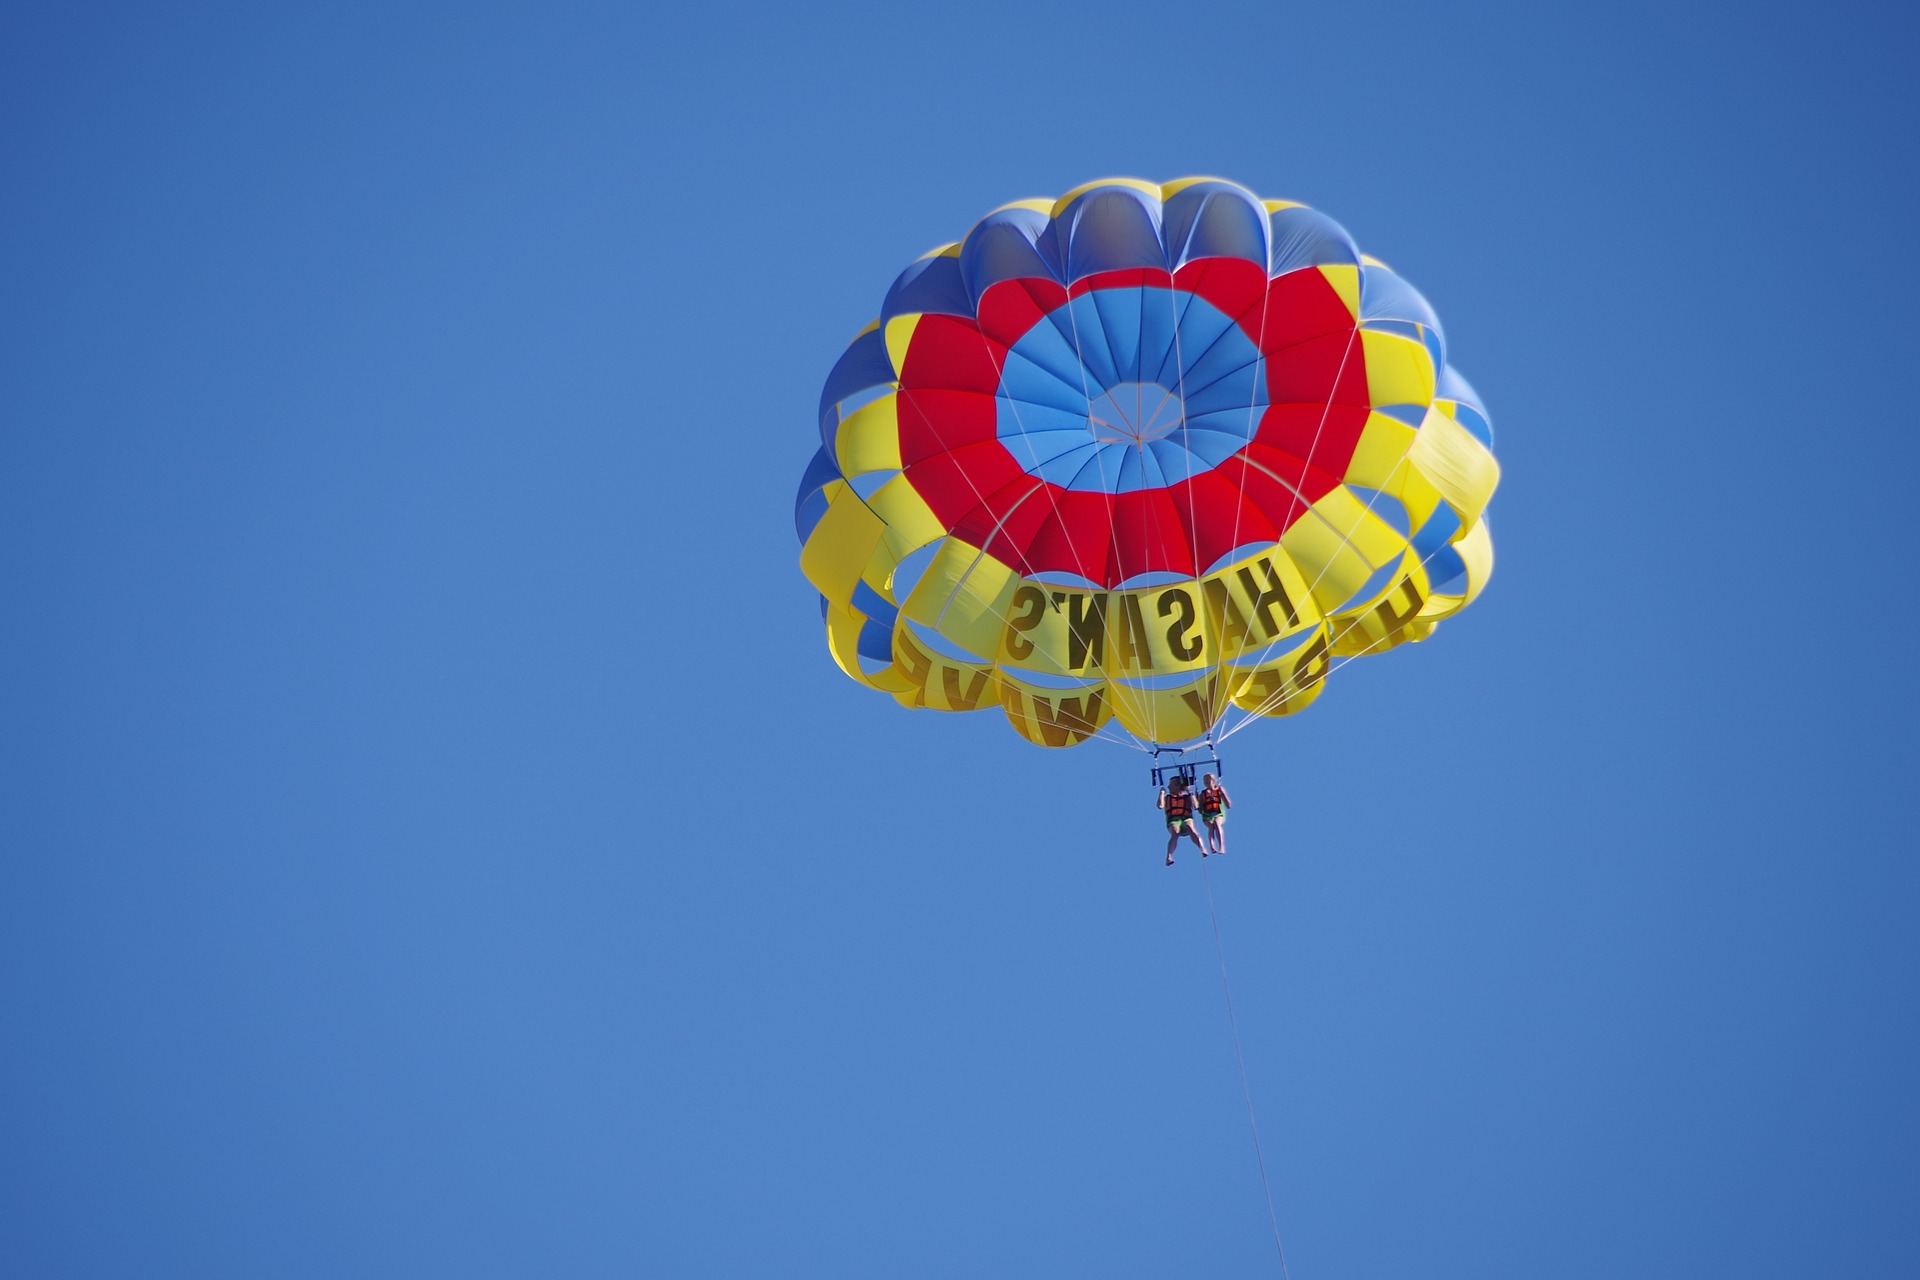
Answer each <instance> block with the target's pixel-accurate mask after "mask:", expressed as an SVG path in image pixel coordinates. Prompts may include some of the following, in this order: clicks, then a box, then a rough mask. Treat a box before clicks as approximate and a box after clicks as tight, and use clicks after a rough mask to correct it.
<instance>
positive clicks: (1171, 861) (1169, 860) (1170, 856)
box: [1167, 854, 1173, 866]
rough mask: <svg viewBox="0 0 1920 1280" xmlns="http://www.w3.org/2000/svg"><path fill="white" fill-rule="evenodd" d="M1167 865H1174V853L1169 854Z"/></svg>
mask: <svg viewBox="0 0 1920 1280" xmlns="http://www.w3.org/2000/svg"><path fill="white" fill-rule="evenodd" d="M1167 865H1168V866H1172V865H1173V855H1172V854H1168V855H1167Z"/></svg>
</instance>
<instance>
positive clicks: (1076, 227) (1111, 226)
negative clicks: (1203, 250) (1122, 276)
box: [1035, 185, 1167, 284]
mask: <svg viewBox="0 0 1920 1280" xmlns="http://www.w3.org/2000/svg"><path fill="white" fill-rule="evenodd" d="M1035 247H1036V248H1037V249H1039V251H1040V254H1041V256H1042V257H1044V258H1045V259H1046V260H1047V262H1048V263H1049V264H1050V265H1051V267H1052V270H1053V276H1054V278H1055V279H1058V280H1064V281H1066V282H1068V283H1069V284H1071V283H1072V282H1073V281H1075V280H1079V279H1081V278H1082V277H1084V276H1090V275H1095V274H1097V273H1099V272H1102V271H1122V270H1126V269H1128V268H1139V267H1155V268H1158V269H1159V270H1162V271H1165V270H1166V269H1167V252H1166V249H1165V248H1164V247H1163V246H1162V245H1161V243H1160V199H1159V196H1158V195H1157V194H1156V195H1151V196H1150V195H1148V194H1147V193H1146V192H1144V191H1140V190H1137V189H1136V188H1134V187H1130V186H1120V185H1114V186H1104V185H1103V186H1097V187H1094V188H1093V189H1092V190H1090V191H1086V192H1084V193H1082V194H1080V195H1078V196H1075V197H1074V198H1073V199H1072V200H1070V201H1068V203H1067V206H1066V207H1065V208H1064V209H1062V210H1060V212H1059V213H1057V214H1056V215H1054V217H1053V218H1052V219H1051V220H1050V221H1049V222H1048V223H1047V227H1046V230H1044V231H1042V232H1041V233H1040V238H1039V240H1037V241H1036V242H1035Z"/></svg>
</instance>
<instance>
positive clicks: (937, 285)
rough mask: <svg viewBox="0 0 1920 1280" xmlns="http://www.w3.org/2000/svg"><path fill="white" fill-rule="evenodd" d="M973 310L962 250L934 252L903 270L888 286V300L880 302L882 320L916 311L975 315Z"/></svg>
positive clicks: (884, 321)
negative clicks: (962, 264)
mask: <svg viewBox="0 0 1920 1280" xmlns="http://www.w3.org/2000/svg"><path fill="white" fill-rule="evenodd" d="M973 312H974V302H973V298H972V297H970V296H969V295H968V293H967V282H966V280H965V279H964V278H963V277H962V275H961V272H960V257H959V254H958V252H957V251H956V252H940V253H930V254H928V255H927V256H926V257H924V258H922V259H920V260H919V261H918V262H916V263H914V264H913V265H912V266H910V267H908V268H907V269H906V270H905V271H902V272H901V273H900V276H899V278H898V279H896V280H895V281H894V282H893V287H892V288H891V289H889V290H887V300H886V301H885V302H883V303H881V304H880V322H881V323H882V324H885V323H886V322H887V321H889V320H891V319H893V318H894V317H895V316H900V315H911V314H914V313H920V314H926V313H933V314H937V315H943V316H962V317H965V318H968V319H971V318H972V316H973Z"/></svg>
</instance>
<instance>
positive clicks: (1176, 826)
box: [1167, 818, 1193, 836]
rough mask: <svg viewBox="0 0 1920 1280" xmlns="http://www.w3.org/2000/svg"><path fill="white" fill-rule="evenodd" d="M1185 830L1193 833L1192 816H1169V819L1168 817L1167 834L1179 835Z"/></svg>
mask: <svg viewBox="0 0 1920 1280" xmlns="http://www.w3.org/2000/svg"><path fill="white" fill-rule="evenodd" d="M1183 831H1185V832H1188V833H1189V834H1191V833H1192V831H1193V819H1192V818H1169V819H1167V834H1168V835H1174V836H1177V835H1179V834H1180V833H1181V832H1183Z"/></svg>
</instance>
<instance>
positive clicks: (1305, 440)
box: [795, 178, 1500, 747]
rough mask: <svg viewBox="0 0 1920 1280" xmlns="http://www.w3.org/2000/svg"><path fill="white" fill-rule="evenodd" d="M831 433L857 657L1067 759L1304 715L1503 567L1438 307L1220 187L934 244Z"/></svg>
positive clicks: (1492, 472)
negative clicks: (1332, 688) (1349, 671)
mask: <svg viewBox="0 0 1920 1280" xmlns="http://www.w3.org/2000/svg"><path fill="white" fill-rule="evenodd" d="M820 438H821V446H820V449H819V451H818V452H817V453H816V454H815V455H814V457H813V461H812V463H811V464H810V465H809V466H808V467H807V470H806V473H805V475H804V477H803V479H802V480H801V484H800V492H799V496H798V500H797V503H796V508H795V523H796V526H797V529H798V532H799V535H800V543H801V553H800V564H801V569H802V571H803V572H804V573H805V574H806V576H807V579H808V580H809V581H810V582H811V583H812V584H813V586H814V587H815V588H816V589H817V590H818V591H819V593H820V596H821V611H822V615H823V617H824V619H825V622H826V632H827V646H828V649H829V651H830V652H831V653H832V655H833V658H834V661H835V662H836V663H837V664H838V665H839V667H840V669H841V670H842V671H844V672H845V673H846V674H847V675H848V676H850V677H852V678H853V679H854V680H856V681H858V682H860V683H861V684H864V685H867V686H869V687H871V688H874V689H879V690H881V691H883V692H886V693H889V694H892V695H893V697H894V698H895V699H896V700H897V701H899V702H900V703H902V704H903V705H906V706H909V707H930V708H933V709H935V710H940V711H975V710H983V709H988V708H998V709H1000V710H1001V711H1002V712H1003V713H1004V714H1005V716H1006V718H1007V720H1008V722H1009V723H1011V724H1012V726H1013V728H1014V729H1015V730H1016V731H1018V732H1019V733H1020V735H1021V736H1022V737H1024V738H1026V739H1027V740H1029V741H1031V742H1034V743H1037V744H1039V745H1041V746H1046V747H1066V746H1072V745H1075V744H1077V743H1080V742H1083V741H1085V740H1087V739H1089V738H1092V737H1105V738H1114V739H1117V740H1120V741H1125V742H1129V743H1130V744H1134V743H1135V742H1136V740H1137V741H1138V742H1146V743H1153V744H1160V743H1178V742H1184V741H1188V740H1199V739H1205V740H1208V741H1209V742H1211V741H1215V740H1217V739H1220V738H1224V737H1225V736H1227V735H1228V734H1230V733H1231V732H1234V731H1237V729H1238V728H1240V727H1243V726H1244V725H1245V724H1246V723H1249V722H1250V721H1251V720H1253V719H1256V718H1258V717H1264V716H1284V715H1291V714H1293V713H1295V712H1297V711H1299V710H1301V709H1302V708H1304V707H1306V706H1307V705H1308V704H1310V703H1312V702H1313V701H1314V700H1315V699H1316V698H1318V697H1319V696H1320V692H1321V690H1322V689H1323V688H1324V687H1325V684H1326V679H1327V676H1328V675H1329V673H1330V672H1331V671H1332V670H1333V669H1335V668H1336V667H1337V666H1339V665H1342V664H1344V663H1345V662H1346V661H1350V660H1352V659H1354V658H1358V657H1361V656H1365V655H1369V654H1375V653H1380V652H1383V651H1385V650H1387V649H1391V648H1393V647H1394V646H1396V645H1399V644H1403V643H1406V642H1408V641H1414V640H1422V639H1425V638H1426V637H1427V636H1429V635H1430V634H1432V632H1433V630H1434V628H1435V627H1436V626H1437V625H1438V624H1439V623H1440V622H1441V621H1442V620H1443V619H1445V618H1448V617H1450V616H1452V615H1453V614H1455V613H1457V612H1459V611H1460V610H1461V609H1463V608H1465V607H1466V605H1467V604H1469V603H1470V602H1471V601H1472V600H1473V599H1474V597H1475V596H1476V595H1478V594H1479V592H1480V590H1481V589H1482V588H1483V587H1484V586H1485V585H1486V581H1487V577H1488V575H1489V573H1490V572H1491V571H1492V568H1493V544H1492V541H1491V539H1490V537H1489V535H1488V532H1487V522H1486V507H1487V503H1488V500H1489V499H1490V498H1491V497H1492V495H1493V491H1494V487H1495V485H1496V484H1497V483H1498V481H1499V475H1500V470H1499V464H1498V463H1497V462H1496V461H1495V460H1494V456H1493V431H1492V427H1491V425H1490V424H1489V422H1488V418H1487V414H1486V410H1485V408H1484V406H1483V405H1482V403H1481V400H1480V397H1479V396H1478V395H1476V394H1475V393H1474V391H1473V389H1472V388H1471V387H1470V386H1468V385H1467V383H1466V380H1465V379H1463V378H1462V377H1461V376H1460V375H1459V374H1458V373H1456V372H1455V371H1454V370H1453V368H1452V367H1451V366H1449V365H1448V364H1447V360H1446V344H1445V340H1444V338H1443V336H1442V334H1441V329H1440V323H1439V320H1438V318H1437V317H1436V316H1435V314H1434V312H1433V308H1432V307H1431V306H1429V305H1428V303H1427V301H1426V299H1425V298H1423V297H1421V295H1420V294H1419V293H1418V292H1417V291H1416V290H1415V289H1414V288H1413V287H1412V286H1411V285H1409V284H1408V283H1407V282H1406V281H1404V280H1402V279H1401V278H1400V277H1399V276H1397V275H1395V274H1394V273H1393V271H1391V270H1390V269H1389V268H1388V267H1387V266H1386V264H1385V263H1382V262H1380V261H1379V260H1378V259H1375V258H1372V257H1368V256H1366V255H1364V254H1362V253H1361V252H1360V251H1359V249H1358V248H1357V247H1356V246H1355V244H1354V242H1353V239H1352V237H1351V236H1349V235H1348V234H1347V233H1346V232H1345V231H1344V230H1342V229H1341V227H1340V226H1339V225H1338V224H1337V223H1335V222H1334V221H1333V220H1332V219H1330V218H1328V217H1327V216H1326V215H1325V214H1322V213H1318V212H1316V211H1314V210H1312V209H1310V208H1308V207H1306V206H1305V205H1301V204H1297V203H1294V202H1292V201H1286V200H1262V199H1261V198H1259V197H1258V196H1256V195H1254V194H1253V193H1252V192H1250V191H1248V190H1246V189H1245V188H1243V187H1240V186H1238V185H1236V184H1234V183H1231V182H1227V181H1224V180H1221V179H1217V178H1184V179H1181V180H1179V181H1176V182H1169V183H1165V184H1154V183H1149V182H1143V181H1139V180H1136V179H1130V178H1117V179H1106V180H1102V181H1099V182H1094V183H1090V184H1088V185H1086V186H1082V187H1079V188H1076V189H1075V190H1073V191H1070V192H1068V193H1067V194H1066V195H1064V196H1061V197H1060V198H1059V199H1057V200H1023V201H1019V202H1016V203H1014V204H1009V205H1004V206H1002V207H1001V208H999V209H996V210H994V211H993V212H992V213H990V214H988V215H987V216H986V217H985V218H982V219H981V220H980V221H979V222H978V223H976V224H975V225H974V226H973V228H972V230H970V231H969V232H968V233H967V235H966V237H965V238H964V239H963V240H961V241H959V242H958V243H956V244H948V245H943V246H942V247H940V248H938V249H935V250H933V251H932V252H930V253H928V254H927V255H925V256H924V257H922V258H921V259H920V260H919V261H918V262H916V263H914V264H913V265H912V266H910V267H908V268H907V269H906V270H905V271H904V272H902V273H901V275H900V277H899V278H898V279H897V280H895V281H894V284H893V287H892V288H891V289H889V290H888V292H887V295H886V299H885V301H884V302H883V303H882V304H881V308H880V315H879V318H878V319H877V320H875V321H873V322H872V323H871V324H869V325H867V327H866V328H864V329H862V330H861V331H860V333H859V334H858V335H857V336H855V338H854V340H853V342H852V343H851V344H850V345H849V346H848V347H847V349H846V351H845V353H844V354H843V355H842V356H841V357H840V359H839V361H838V363H836V364H835V366H834V368H833V371H832V372H831V373H830V374H829V375H828V378H827V383H826V387H825V390H824V391H823V392H822V394H821V398H820ZM1236 713H1237V720H1233V722H1232V723H1229V721H1230V720H1232V719H1233V718H1234V717H1235V715H1236ZM1129 735H1130V737H1129Z"/></svg>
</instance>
